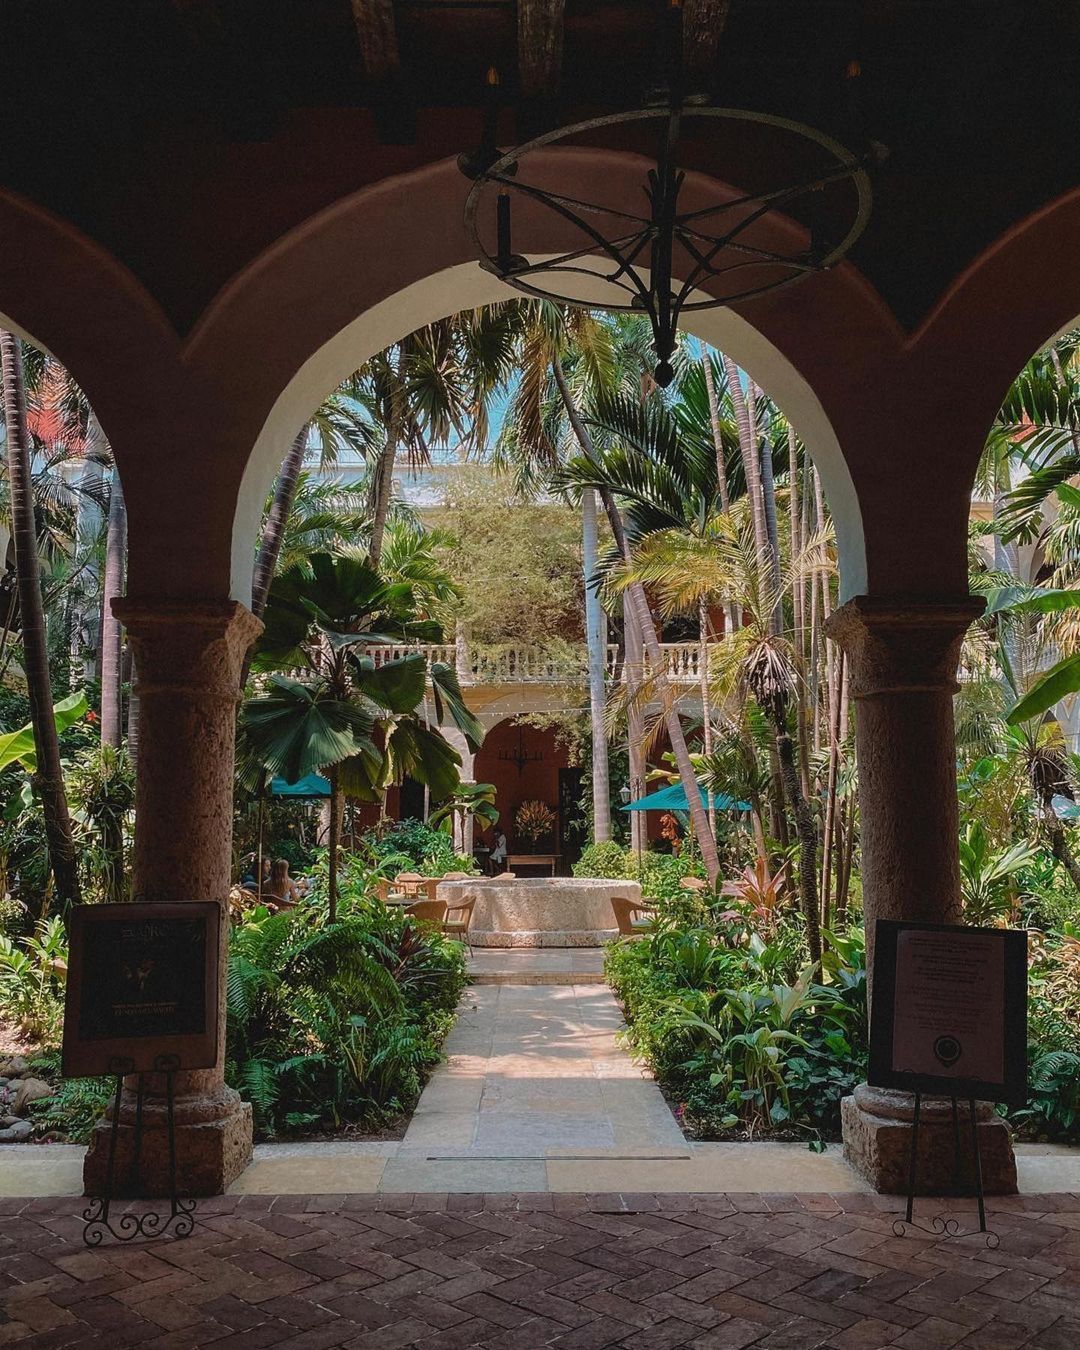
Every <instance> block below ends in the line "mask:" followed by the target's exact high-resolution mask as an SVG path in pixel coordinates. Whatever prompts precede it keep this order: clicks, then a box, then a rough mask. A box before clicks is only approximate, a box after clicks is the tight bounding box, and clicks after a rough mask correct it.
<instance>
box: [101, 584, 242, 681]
mask: <svg viewBox="0 0 1080 1350" xmlns="http://www.w3.org/2000/svg"><path fill="white" fill-rule="evenodd" d="M113 613H114V614H115V615H116V617H117V618H118V619H119V620H120V622H121V623H122V624H123V625H124V627H125V628H126V629H127V633H128V638H129V640H130V642H131V645H132V647H133V648H134V652H135V664H136V671H137V685H138V692H139V694H140V697H142V696H145V695H146V694H148V693H152V692H153V691H155V690H159V689H161V690H177V691H179V690H192V691H194V690H202V691H205V692H206V693H219V694H221V695H223V696H226V697H228V698H230V699H233V700H235V699H236V698H238V697H239V693H240V690H239V678H240V668H241V664H242V662H243V659H244V656H245V654H246V653H247V650H248V648H249V647H250V646H251V644H252V642H254V641H255V639H256V638H257V637H258V635H259V634H260V633H261V632H262V627H263V625H262V622H261V620H259V619H257V618H256V617H255V615H254V614H252V612H251V611H250V610H249V609H248V608H247V607H246V606H244V605H242V604H240V602H239V601H238V600H144V599H138V598H128V597H121V598H119V599H116V600H114V601H113Z"/></svg>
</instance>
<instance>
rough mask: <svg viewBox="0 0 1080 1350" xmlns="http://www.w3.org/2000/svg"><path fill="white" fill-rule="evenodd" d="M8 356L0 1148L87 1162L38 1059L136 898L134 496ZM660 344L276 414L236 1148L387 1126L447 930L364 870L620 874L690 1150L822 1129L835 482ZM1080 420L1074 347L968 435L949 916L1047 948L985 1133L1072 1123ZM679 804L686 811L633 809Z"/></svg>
mask: <svg viewBox="0 0 1080 1350" xmlns="http://www.w3.org/2000/svg"><path fill="white" fill-rule="evenodd" d="M4 342H5V344H6V346H5V351H6V353H7V360H6V363H5V371H6V372H8V375H7V378H8V380H9V381H10V380H11V379H12V378H15V379H17V380H19V381H20V387H21V388H24V389H25V403H26V408H25V413H22V414H20V413H19V411H18V404H19V400H15V399H12V400H8V403H7V408H8V418H7V423H6V435H5V438H4V441H3V446H2V450H3V454H2V459H0V512H2V515H0V541H2V542H3V543H4V545H5V550H6V552H5V554H4V555H2V556H3V557H4V558H5V560H6V562H5V567H6V570H5V571H4V574H3V576H2V578H0V622H2V623H3V627H2V628H0V808H2V810H0V1141H10V1142H19V1141H27V1140H42V1139H64V1140H68V1141H72V1142H82V1141H84V1140H86V1138H87V1137H88V1134H89V1131H90V1129H91V1127H92V1124H93V1122H94V1121H95V1120H97V1119H99V1118H100V1116H101V1113H102V1111H103V1109H104V1105H105V1103H106V1099H107V1096H108V1091H109V1085H108V1084H107V1083H106V1082H104V1081H98V1080H76V1081H64V1080H62V1078H61V1077H60V1074H59V1057H58V1046H59V1036H60V1029H61V1023H62V1011H63V994H64V983H65V975H66V969H67V939H66V928H65V925H66V921H67V918H68V916H69V915H70V913H71V910H72V907H73V906H75V905H78V904H95V903H100V902H106V901H124V900H128V899H131V898H133V895H132V887H131V870H132V843H133V830H134V826H135V820H134V814H135V811H134V808H135V782H136V774H137V764H138V741H139V706H138V690H137V685H136V683H135V682H134V680H133V675H132V668H131V652H130V650H129V646H128V643H127V641H126V638H125V634H124V632H123V630H122V628H121V625H120V624H119V623H118V621H117V620H116V619H115V618H114V617H113V616H112V613H111V609H110V602H111V600H112V599H113V598H115V597H116V596H118V595H121V594H122V593H123V576H124V565H125V545H124V504H123V494H122V489H121V484H120V482H119V479H118V477H117V474H116V472H115V469H114V468H113V466H112V463H111V458H110V453H109V447H108V443H107V441H106V439H105V437H104V434H103V433H102V430H101V428H100V426H99V425H98V424H97V422H96V419H95V417H94V414H93V411H92V410H91V409H90V408H89V406H88V405H87V403H86V400H85V398H84V397H83V396H82V394H81V391H80V390H79V389H78V388H77V387H75V386H74V385H73V384H72V383H71V381H70V380H69V379H68V377H67V375H66V373H65V372H64V371H63V370H62V368H60V367H59V366H58V364H57V363H56V362H55V361H54V360H53V359H52V358H51V357H46V356H44V355H43V354H42V353H40V352H37V351H35V350H34V349H33V348H31V347H29V345H28V344H24V343H21V342H20V341H19V340H18V339H16V338H14V337H12V336H10V335H5V336H4ZM652 364H653V359H652V356H651V355H650V351H649V344H648V334H647V331H646V329H645V328H643V326H642V324H641V323H640V322H639V321H638V320H636V319H632V318H631V319H624V318H610V317H608V318H604V317H601V316H598V315H591V314H583V313H580V312H565V313H563V312H560V311H558V310H555V309H552V308H551V307H547V306H534V305H507V306H502V307H498V308H495V309H491V310H484V311H477V312H470V313H466V314H462V315H458V316H455V317H454V318H452V319H450V320H447V321H445V322H444V323H442V324H439V325H434V326H432V327H431V328H428V329H424V330H421V331H420V332H419V333H416V334H413V335H411V336H409V337H407V338H405V339H403V340H402V341H401V342H400V343H398V344H395V345H394V346H393V347H392V348H390V349H388V350H387V351H386V352H384V353H381V354H379V355H378V356H377V357H375V358H373V360H372V361H370V362H369V363H368V364H367V365H366V366H364V367H362V368H361V369H360V370H358V371H357V372H356V373H355V375H354V376H353V377H352V378H351V379H350V380H349V381H347V382H346V383H345V384H344V385H343V386H342V387H341V388H340V389H339V390H337V391H335V392H334V393H333V394H332V395H331V396H330V397H329V398H328V400H327V401H326V403H325V404H324V405H323V406H322V407H320V408H319V409H318V410H316V411H315V412H314V413H313V415H312V418H311V420H310V422H309V423H308V424H307V425H306V426H305V427H304V428H303V429H301V430H300V431H299V433H298V435H297V438H296V441H295V443H294V445H293V447H292V449H291V451H290V454H289V457H288V459H287V460H286V461H285V463H284V464H283V466H282V469H281V473H280V476H279V478H278V481H277V483H276V485H275V488H274V491H273V493H272V495H271V496H270V497H269V499H268V500H267V502H266V508H265V512H264V518H263V524H262V531H261V535H260V538H259V539H258V541H257V552H256V567H255V583H254V590H253V597H252V609H253V611H254V612H255V613H256V614H257V615H258V616H259V617H260V618H261V619H262V621H263V624H264V628H263V631H262V633H261V635H260V636H259V638H258V639H257V640H256V642H255V644H254V646H253V648H252V650H251V652H250V653H249V657H248V662H247V666H246V670H245V678H244V685H243V689H242V690H241V689H237V697H238V700H239V714H238V721H237V755H236V782H235V802H234V808H235V809H234V822H233V825H234V829H233V838H234V868H233V872H234V881H235V885H234V887H233V890H232V894H231V896H230V914H231V918H232V923H231V929H230V937H229V956H228V978H227V996H226V1013H227V1042H226V1047H227V1048H226V1080H227V1082H228V1083H229V1084H230V1085H231V1086H232V1087H234V1088H236V1089H237V1090H238V1091H239V1092H240V1093H241V1094H242V1096H243V1097H244V1098H245V1099H246V1100H248V1101H250V1102H251V1104H252V1107H253V1111H254V1118H255V1125H256V1132H257V1136H258V1137H259V1138H260V1139H264V1140H269V1139H283V1138H294V1137H297V1136H305V1137H316V1138H324V1137H328V1136H339V1135H346V1136H365V1137H373V1136H374V1137H378V1136H379V1135H380V1134H385V1135H387V1136H389V1137H392V1136H393V1135H394V1133H395V1132H398V1131H400V1129H401V1127H402V1122H403V1120H404V1119H405V1118H406V1117H407V1115H408V1113H409V1111H410V1110H411V1109H412V1108H413V1106H414V1105H415V1102H416V1100H417V1098H418V1096H419V1094H420V1092H421V1089H422V1087H423V1085H424V1083H425V1081H426V1079H427V1077H428V1075H429V1074H430V1073H431V1071H432V1070H433V1068H434V1066H435V1065H436V1064H437V1063H438V1062H439V1059H440V1056H441V1054H442V1044H443V1040H444V1037H445V1035H446V1033H447V1031H448V1029H449V1027H450V1025H451V1023H452V1021H453V1018H454V1014H455V1009H456V1008H457V1006H458V1003H459V999H460V996H461V994H462V991H463V989H464V988H465V986H466V983H467V957H468V951H467V948H466V946H465V945H464V943H463V942H462V941H460V940H458V937H457V936H454V935H452V934H450V933H448V932H447V931H444V928H443V926H442V924H441V923H439V922H431V921H430V920H429V918H427V917H415V916H413V915H412V914H410V913H409V912H408V910H407V908H406V907H401V906H397V907H395V906H393V905H388V904H387V903H386V902H385V890H386V885H387V884H390V883H393V882H394V881H395V879H396V878H400V877H401V876H403V875H406V876H410V877H415V878H417V879H432V880H434V879H437V878H443V877H446V876H447V875H448V874H453V873H457V874H463V875H465V876H466V877H468V876H476V875H479V874H480V872H481V871H495V870H497V868H496V866H495V865H494V864H495V863H501V864H502V865H503V866H505V861H504V860H505V859H506V858H507V857H513V856H517V857H519V858H523V859H525V860H526V861H525V864H524V865H525V866H528V861H527V860H528V859H529V858H530V857H532V858H534V859H536V858H548V857H550V858H551V860H552V861H551V864H550V865H551V869H552V871H554V870H555V869H556V867H558V868H559V869H560V870H561V871H562V872H564V873H567V872H571V873H572V874H573V875H574V876H576V877H579V878H589V879H605V878H606V879H611V880H612V881H627V882H636V883H638V884H639V885H640V887H641V895H642V897H643V900H644V901H645V902H647V903H648V905H649V906H650V907H651V908H653V909H654V911H655V922H654V923H653V925H652V927H651V929H650V931H649V932H648V933H647V934H646V935H644V936H639V937H635V938H633V939H628V940H616V941H613V942H611V943H610V944H609V946H608V947H607V950H606V956H605V974H606V978H607V980H608V982H609V984H610V985H611V987H612V989H613V990H614V991H615V993H616V995H617V997H618V999H619V1000H620V1002H621V1004H622V1007H623V1009H624V1012H625V1017H626V1021H627V1031H626V1033H625V1039H626V1043H627V1045H628V1047H629V1048H630V1049H632V1051H633V1053H634V1054H635V1055H637V1056H639V1057H640V1058H641V1059H642V1060H643V1061H644V1062H645V1063H647V1064H648V1065H649V1066H650V1068H651V1069H652V1070H653V1072H654V1074H655V1076H656V1078H657V1080H658V1082H659V1084H660V1086H661V1087H662V1089H663V1091H664V1093H665V1096H666V1097H667V1099H668V1102H669V1104H670V1105H671V1107H672V1109H673V1110H674V1111H675V1112H676V1115H677V1117H678V1119H679V1121H680V1123H681V1125H682V1126H683V1128H684V1130H685V1131H686V1132H687V1133H688V1134H689V1135H690V1136H691V1137H693V1138H697V1139H721V1140H722V1139H739V1140H745V1139H786V1140H799V1141H804V1142H805V1143H806V1144H807V1145H808V1146H809V1147H812V1148H819V1147H821V1146H822V1144H823V1143H824V1142H826V1141H831V1140H835V1139H836V1138H837V1137H838V1132H839V1103H840V1100H841V1098H842V1097H843V1096H845V1095H847V1094H849V1093H850V1092H851V1090H852V1089H853V1087H854V1086H855V1085H856V1084H857V1083H859V1082H860V1081H862V1080H863V1079H864V1077H865V1072H866V1057H867V1008H866V1002H867V1000H866V969H865V939H864V933H863V929H862V876H861V866H860V818H859V797H858V766H857V764H856V759H855V752H854V734H855V723H856V719H857V717H858V708H857V704H856V700H854V699H853V697H852V691H851V688H850V678H851V677H850V672H849V670H848V666H847V661H846V658H845V657H844V655H843V653H842V652H841V650H840V649H839V647H837V646H836V645H835V644H834V643H833V642H831V641H830V640H829V639H828V637H827V633H826V625H827V622H828V620H829V617H830V615H831V614H832V613H833V611H834V609H835V608H836V607H837V606H838V604H839V600H840V592H839V582H838V577H837V574H836V544H835V539H834V533H833V528H832V522H831V517H830V513H829V508H828V503H827V501H826V499H825V496H824V493H823V489H822V484H821V480H820V477H819V475H818V472H817V470H816V468H815V467H814V465H813V463H812V462H811V461H810V459H809V457H808V455H807V454H806V452H805V449H804V447H803V445H802V443H801V441H800V439H799V436H798V432H797V429H796V428H795V427H793V426H792V425H791V424H790V423H789V422H788V421H787V420H786V418H785V416H784V414H783V411H782V410H781V409H780V408H778V407H777V406H776V405H775V404H774V403H773V402H772V401H771V399H770V398H769V397H768V395H767V393H765V392H763V391H762V390H760V389H758V388H757V386H756V385H755V384H754V383H753V381H752V380H751V379H749V377H747V375H746V374H745V372H742V371H740V370H739V369H738V368H737V367H736V366H735V365H734V363H733V362H731V361H730V360H729V359H728V358H727V357H725V356H724V355H723V354H722V353H719V352H717V351H714V350H712V349H710V348H707V347H704V346H702V345H701V344H700V343H696V342H694V341H692V340H690V339H685V340H684V341H682V343H681V345H680V347H679V350H678V352H677V362H676V378H675V380H674V382H673V384H672V386H671V387H670V389H667V390H661V389H659V388H657V387H656V385H655V384H654V383H653V382H652V380H651V377H650V371H651V368H652ZM1078 418H1080V349H1078V336H1077V335H1076V334H1067V335H1066V336H1064V337H1062V338H1060V339H1058V340H1057V341H1056V342H1055V344H1054V345H1053V346H1052V347H1051V348H1048V349H1047V350H1046V351H1044V352H1041V353H1039V354H1038V355H1037V356H1036V357H1035V358H1034V359H1033V360H1032V362H1031V363H1030V365H1029V366H1028V367H1027V368H1026V369H1025V371H1024V372H1022V374H1021V376H1020V378H1019V379H1018V380H1017V383H1016V385H1015V386H1014V388H1013V390H1012V391H1011V392H1010V395H1009V398H1008V400H1007V402H1006V403H1005V405H1004V406H1003V408H1002V410H1001V412H1000V414H999V417H998V419H997V421H996V422H995V424H994V426H993V427H992V428H991V429H990V432H989V435H988V439H987V444H986V449H985V453H984V456H983V462H982V466H981V469H980V478H979V481H978V483H977V484H976V491H975V495H974V498H973V507H972V514H971V523H970V538H969V545H970V548H969V553H970V560H969V561H970V587H971V590H972V592H973V593H975V594H977V595H980V596H982V597H983V598H984V599H985V602H986V604H985V608H984V611H983V614H982V616H981V617H980V618H978V619H977V620H976V621H975V622H974V623H973V624H972V626H971V629H970V631H969V635H968V637H967V639H966V640H965V644H964V648H963V652H962V655H961V662H960V667H961V676H960V688H959V692H958V694H957V696H956V701H955V712H956V765H957V778H958V791H959V805H960V835H959V838H958V840H957V849H958V854H959V859H960V873H961V883H962V894H963V914H964V920H965V921H966V922H969V923H971V924H978V925H1011V926H1021V927H1023V928H1025V929H1027V930H1028V933H1029V951H1030V972H1029V975H1030V1008H1029V1061H1030V1068H1029V1098H1028V1101H1027V1103H1026V1104H1025V1105H1024V1106H1023V1107H1022V1108H1014V1109H1013V1110H1012V1112H1011V1115H1010V1119H1011V1121H1012V1124H1013V1125H1014V1127H1015V1129H1016V1131H1017V1132H1018V1134H1019V1135H1020V1137H1022V1138H1026V1139H1031V1140H1040V1141H1051V1142H1065V1143H1074V1142H1080V889H1078V883H1080V861H1078V860H1077V856H1076V850H1077V843H1076V832H1077V825H1076V821H1077V819H1080V805H1078V804H1077V793H1078V791H1080V757H1078V755H1077V741H1076V717H1075V710H1074V704H1075V701H1076V696H1077V690H1078V689H1080V645H1078V644H1080V625H1078V616H1080V581H1078V577H1077V566H1078V563H1080V531H1078V528H1077V526H1078V522H1080V488H1078V487H1077V486H1076V481H1077V480H1080V457H1078V454H1077V449H1076V444H1075V427H1076V425H1077V421H1078ZM410 483H422V484H423V491H420V490H419V489H418V488H417V489H415V490H411V489H410ZM9 536H10V538H11V539H12V540H13V546H12V547H11V548H10V549H8V548H7V541H8V538H9ZM518 687H520V688H525V689H536V688H542V689H543V690H544V691H545V694H544V697H543V698H537V699H534V700H533V702H532V703H531V704H530V703H527V702H525V701H523V702H522V703H521V705H520V710H519V711H517V712H514V711H513V709H511V714H512V717H513V732H514V734H513V735H509V734H506V735H504V738H503V739H502V740H500V741H499V742H498V743H499V745H500V746H501V749H499V750H498V751H497V753H496V752H495V751H493V750H491V748H490V745H489V748H488V751H487V759H485V758H484V755H485V741H487V740H489V739H490V742H491V743H494V742H495V739H496V728H497V727H498V726H499V725H501V724H500V723H492V722H491V721H490V720H489V721H488V722H485V720H484V717H485V707H486V706H487V704H486V701H487V699H488V696H489V693H490V691H491V690H492V689H496V688H497V689H498V690H499V691H500V696H501V697H503V698H509V697H511V696H512V694H513V690H514V689H515V688H518ZM507 690H510V691H511V693H510V694H508V693H507ZM515 706H516V705H515ZM504 720H505V719H504ZM485 764H490V765H491V766H492V776H493V777H494V776H495V770H498V772H499V774H500V775H503V776H502V777H501V778H500V780H499V782H498V783H496V782H494V781H492V782H487V781H486V780H485V777H484V776H483V775H482V774H481V773H480V772H479V770H480V768H481V767H482V766H483V765H485ZM544 775H547V777H544ZM304 783H309V784H312V785H313V786H311V787H310V788H309V789H307V790H306V791H305V792H301V793H299V795H294V796H290V795H289V789H290V788H295V787H296V785H298V784H304ZM537 785H539V786H537ZM665 787H670V788H674V789H676V790H677V791H679V792H681V794H682V796H681V802H682V805H681V806H675V807H673V808H672V809H671V810H669V811H667V812H665V813H664V814H663V815H661V814H659V813H649V812H646V811H638V810H627V809H624V808H627V807H630V806H633V805H634V804H635V803H638V802H640V800H641V799H642V798H643V797H646V796H647V795H648V794H649V793H650V792H653V791H658V790H660V789H662V788H665ZM500 837H501V838H502V844H500V842H499V840H500ZM284 864H287V867H285V868H284V871H283V870H282V865H284ZM275 869H276V870H275ZM283 878H284V879H285V880H283ZM286 881H287V888H286ZM687 882H690V883H691V884H689V885H688V884H687ZM695 883H696V884H695ZM458 936H461V935H458Z"/></svg>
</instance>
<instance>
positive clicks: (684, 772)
mask: <svg viewBox="0 0 1080 1350" xmlns="http://www.w3.org/2000/svg"><path fill="white" fill-rule="evenodd" d="M552 369H553V371H554V374H555V379H556V383H557V384H558V386H559V392H560V394H561V396H562V399H563V402H564V404H565V406H566V412H567V416H568V418H569V420H570V425H571V426H572V427H573V430H574V435H575V437H576V438H577V442H578V445H579V446H580V449H581V453H582V457H583V458H584V460H585V462H586V464H587V465H589V466H591V467H592V468H593V469H597V468H598V467H599V460H598V455H597V450H596V447H595V445H594V443H593V439H592V436H591V435H590V432H589V430H588V428H587V426H586V423H585V419H584V417H583V416H582V413H581V411H580V410H579V409H578V407H577V405H576V404H575V403H574V401H573V398H572V396H571V394H570V389H569V386H568V384H567V382H566V376H565V373H564V372H563V369H562V363H561V361H560V360H559V359H558V357H556V358H555V360H554V361H553V362H552ZM588 477H589V473H588V471H587V472H586V474H585V475H583V476H582V478H581V480H580V481H581V482H582V483H583V484H584V483H585V482H586V479H587V478H588ZM599 478H600V476H599V475H597V480H596V482H595V483H594V484H593V486H596V487H597V488H598V490H599V493H600V500H601V501H602V502H603V504H604V511H605V513H606V515H607V518H608V524H609V526H610V527H611V533H612V536H613V537H614V540H615V548H616V550H617V552H618V555H619V557H620V558H621V559H622V561H623V563H624V564H625V565H626V567H627V568H628V569H631V568H632V567H633V555H632V553H631V548H630V542H629V540H628V538H627V534H626V530H625V529H624V526H623V520H622V516H621V515H620V513H619V508H618V506H617V504H616V500H615V493H614V491H613V490H612V488H611V487H610V486H609V485H607V484H606V483H601V482H600V481H599ZM627 594H628V596H629V597H630V603H631V606H632V608H633V613H634V617H635V619H636V620H637V624H638V630H639V632H640V634H641V638H642V642H643V643H644V647H645V652H646V655H647V656H648V659H649V663H650V665H651V666H652V675H653V680H654V682H655V685H656V690H657V693H658V695H659V698H660V704H661V707H662V708H663V714H664V726H665V728H666V730H667V734H668V740H669V742H670V743H671V753H672V755H673V756H674V759H675V764H676V766H677V768H678V771H679V779H680V782H681V783H682V786H683V791H684V792H685V793H686V802H687V807H688V809H689V813H690V820H691V823H692V824H693V827H694V832H695V834H696V835H697V837H698V846H699V848H700V849H701V860H702V862H703V863H704V864H705V871H706V874H707V875H708V878H709V883H710V885H712V886H714V887H715V886H716V885H717V884H718V882H719V880H720V854H719V852H718V851H717V848H716V838H715V836H714V834H713V831H712V829H711V828H710V825H709V817H708V813H707V812H706V810H705V808H704V807H703V806H702V804H701V794H700V792H699V790H698V781H697V774H696V773H695V771H694V765H693V761H692V760H691V758H690V751H689V748H688V746H687V744H686V734H685V732H684V731H683V725H682V719H681V718H680V716H679V710H678V706H677V701H676V697H675V691H674V690H673V689H672V687H671V682H670V680H668V678H667V672H666V669H665V667H664V658H663V652H662V651H661V650H660V638H659V635H658V634H657V630H656V624H655V622H654V620H653V616H652V610H651V609H650V608H649V602H648V599H647V598H646V595H645V588H644V586H643V585H642V584H641V582H640V580H637V579H631V580H629V583H628V585H627Z"/></svg>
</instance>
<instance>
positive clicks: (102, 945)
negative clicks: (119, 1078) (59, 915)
mask: <svg viewBox="0 0 1080 1350" xmlns="http://www.w3.org/2000/svg"><path fill="white" fill-rule="evenodd" d="M220 924H221V907H220V905H218V904H217V903H216V902H215V901H197V902H189V903H183V904H180V903H177V904H173V903H162V904H148V903H137V904H120V905H78V906H76V908H75V909H73V910H72V914H71V954H70V958H69V962H68V980H67V1000H66V1004H65V1009H64V1047H63V1072H64V1074H65V1075H66V1076H68V1077H76V1078H77V1077H81V1076H85V1075H90V1074H106V1073H117V1072H124V1073H138V1072H146V1071H150V1070H153V1069H154V1068H155V1067H156V1065H157V1064H159V1063H160V1062H161V1060H162V1057H167V1058H173V1059H175V1060H176V1061H177V1063H178V1064H179V1065H180V1066H181V1067H183V1068H185V1069H208V1068H212V1067H213V1065H214V1063H215V1062H216V1059H217V1028H218V968H219V949H218V942H219V936H220ZM119 1065H123V1068H122V1070H121V1069H119V1068H118V1066H119Z"/></svg>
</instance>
